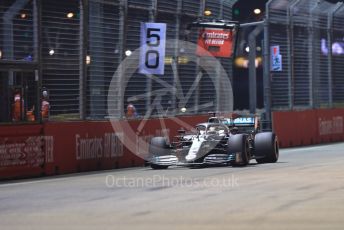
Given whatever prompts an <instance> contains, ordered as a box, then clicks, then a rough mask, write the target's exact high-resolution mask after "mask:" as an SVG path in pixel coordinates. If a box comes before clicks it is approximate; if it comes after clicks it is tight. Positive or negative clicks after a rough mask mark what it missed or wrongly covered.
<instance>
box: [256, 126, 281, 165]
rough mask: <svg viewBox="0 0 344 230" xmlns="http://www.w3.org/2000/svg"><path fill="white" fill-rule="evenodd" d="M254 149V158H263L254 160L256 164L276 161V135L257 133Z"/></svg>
mask: <svg viewBox="0 0 344 230" xmlns="http://www.w3.org/2000/svg"><path fill="white" fill-rule="evenodd" d="M254 147H255V155H256V156H264V157H263V158H258V159H256V161H257V163H258V164H262V163H276V162H277V161H278V158H279V146H278V139H277V136H276V134H274V133H272V132H265V133H258V134H257V135H256V136H255V140H254Z"/></svg>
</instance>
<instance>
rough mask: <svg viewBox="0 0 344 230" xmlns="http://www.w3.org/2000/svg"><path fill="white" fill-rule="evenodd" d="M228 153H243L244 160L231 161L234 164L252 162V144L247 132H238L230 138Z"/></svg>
mask: <svg viewBox="0 0 344 230" xmlns="http://www.w3.org/2000/svg"><path fill="white" fill-rule="evenodd" d="M227 148H228V149H227V151H228V154H236V153H239V152H240V153H241V159H242V162H240V163H239V162H235V163H231V165H232V166H246V165H248V163H249V162H250V158H251V157H250V146H249V142H248V139H247V135H245V134H236V135H233V136H230V137H229V138H228V147H227Z"/></svg>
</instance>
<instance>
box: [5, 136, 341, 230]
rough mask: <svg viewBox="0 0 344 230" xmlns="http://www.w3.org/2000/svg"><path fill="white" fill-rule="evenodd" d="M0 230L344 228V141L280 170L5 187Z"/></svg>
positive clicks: (288, 158)
mask: <svg viewBox="0 0 344 230" xmlns="http://www.w3.org/2000/svg"><path fill="white" fill-rule="evenodd" d="M0 224H1V225H0V226H1V227H0V229H3V230H4V229H99V230H100V229H198V230H199V229H274V230H275V229H312V230H314V229H331V230H334V229H341V230H342V229H344V143H338V144H332V145H322V146H314V147H304V148H292V149H284V150H281V152H280V160H279V162H278V163H275V164H263V165H257V164H255V163H254V162H253V161H252V162H251V164H250V165H249V166H248V167H244V168H232V167H212V168H203V169H188V168H180V167H174V168H170V169H168V170H151V169H150V168H148V167H147V168H135V169H124V170H112V171H106V172H96V173H84V174H78V175H67V176H61V177H50V178H43V179H42V178H41V179H32V180H24V181H7V182H2V183H1V184H0Z"/></svg>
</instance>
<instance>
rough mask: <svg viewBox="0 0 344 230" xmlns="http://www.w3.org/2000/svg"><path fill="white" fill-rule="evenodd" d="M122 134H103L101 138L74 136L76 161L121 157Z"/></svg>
mask: <svg viewBox="0 0 344 230" xmlns="http://www.w3.org/2000/svg"><path fill="white" fill-rule="evenodd" d="M122 138H123V133H105V134H104V136H103V137H88V134H86V135H85V137H82V136H81V135H80V134H76V135H75V146H76V149H75V152H76V159H77V160H88V159H101V158H115V157H120V156H123V144H122V141H121V139H122Z"/></svg>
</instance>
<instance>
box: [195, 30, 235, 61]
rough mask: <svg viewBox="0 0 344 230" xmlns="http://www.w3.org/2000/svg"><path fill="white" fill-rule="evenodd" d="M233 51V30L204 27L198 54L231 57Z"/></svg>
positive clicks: (199, 40)
mask: <svg viewBox="0 0 344 230" xmlns="http://www.w3.org/2000/svg"><path fill="white" fill-rule="evenodd" d="M232 53H233V31H231V30H223V29H204V30H201V31H200V34H199V36H198V46H197V51H196V54H197V55H198V56H214V57H227V58H228V57H231V56H232Z"/></svg>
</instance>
